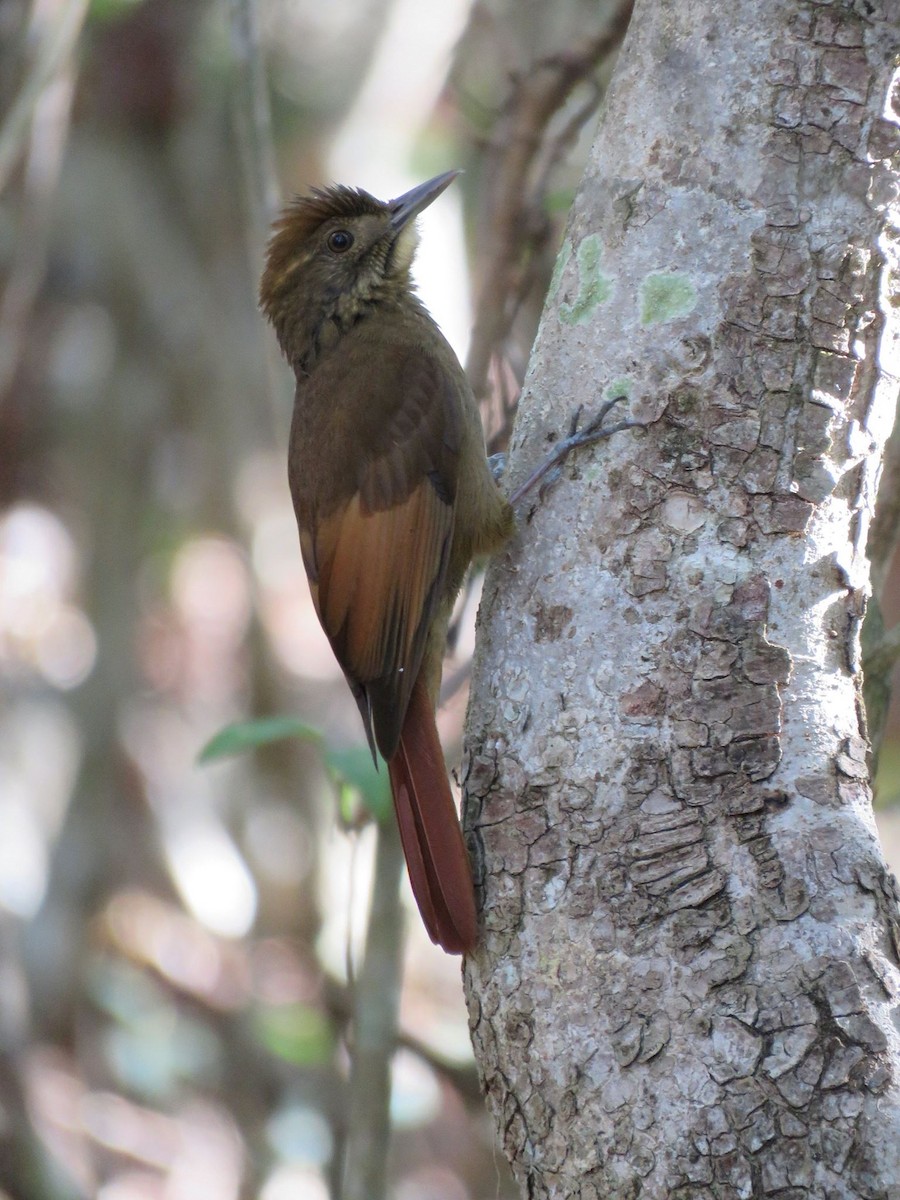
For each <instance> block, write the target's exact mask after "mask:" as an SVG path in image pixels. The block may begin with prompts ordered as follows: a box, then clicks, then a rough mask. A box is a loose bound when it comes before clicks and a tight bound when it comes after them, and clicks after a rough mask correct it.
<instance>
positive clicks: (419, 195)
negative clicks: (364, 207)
mask: <svg viewBox="0 0 900 1200" xmlns="http://www.w3.org/2000/svg"><path fill="white" fill-rule="evenodd" d="M461 174H462V171H460V170H455V171H445V172H444V174H443V175H435V177H434V179H429V180H428V182H427V183H420V184H419V185H418V187H414V188H412V189H411V190H410V191H408V192H404V193H403V195H402V196H398V197H397V199H396V200H391V201H389V203H388V208H390V210H391V228H392V229H393V230H394V231H395V232H399V231H400V230H401V229H402V228H403V226H404V225H406V224H408V223H409V222H410V221H414V220H415V218H416V217H417V216H418V215H419V213H420V212H421V211H422V209H423V208H427V207H428V205H429V204H431V202H432V201H433V200H437V198H438V196H439V195H440V194H441V192H442V191H443V190H444V189H445V188H448V187H449V186H450V184H451V183H452V182H453V180H454V179H455V178H456V177H457V175H461Z"/></svg>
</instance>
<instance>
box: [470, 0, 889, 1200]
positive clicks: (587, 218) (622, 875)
mask: <svg viewBox="0 0 900 1200" xmlns="http://www.w3.org/2000/svg"><path fill="white" fill-rule="evenodd" d="M889 18H891V20H890V21H889ZM897 24H898V9H897V4H896V0H858V2H855V3H849V2H845V3H833V4H828V5H826V4H812V3H806V2H803V0H792V2H787V0H782V2H780V3H771V4H761V3H759V0H732V3H730V4H727V5H724V4H719V3H717V2H715V0H669V2H664V0H652V2H651V0H638V4H637V6H636V10H635V14H634V18H633V22H632V25H631V28H630V30H629V33H628V35H627V38H626V41H625V44H624V47H623V50H622V53H621V56H620V59H619V64H618V67H617V70H616V74H615V77H614V80H613V84H612V86H611V89H610V92H609V94H608V99H607V106H606V113H605V117H604V120H603V122H602V127H601V129H600V133H599V136H598V139H597V141H596V144H595V146H594V149H593V152H592V156H591V161H590V163H589V165H588V169H587V172H586V175H585V178H584V182H583V185H582V189H581V192H580V194H579V196H578V198H577V200H576V203H575V206H574V209H573V213H572V216H571V218H570V223H569V226H568V231H567V236H566V240H565V243H564V246H563V249H562V252H561V255H560V258H559V262H558V266H557V272H556V276H555V284H554V285H551V293H550V298H549V301H548V307H547V309H546V311H545V314H544V318H543V321H542V324H541V328H540V331H539V333H538V337H537V341H536V344H535V348H534V351H533V356H532V362H531V369H530V373H529V378H528V380H527V382H526V394H525V396H524V397H523V401H522V405H521V410H520V420H519V423H518V427H517V430H516V434H515V438H514V441H513V448H512V455H511V467H510V475H511V476H512V480H513V482H515V481H516V480H518V479H519V478H522V477H524V475H525V473H526V471H527V470H528V469H529V468H530V467H531V466H532V465H533V464H534V463H535V462H536V461H538V460H539V459H540V458H541V457H542V456H543V455H544V453H545V451H546V441H547V437H548V431H549V430H554V431H557V432H558V431H561V430H562V429H563V427H564V426H565V424H566V422H567V420H568V417H569V415H570V413H571V411H572V410H573V409H574V408H575V407H576V405H577V404H578V403H583V404H584V405H585V407H586V410H588V411H590V409H592V408H594V407H596V406H597V405H598V404H599V403H600V402H601V400H602V399H603V397H604V396H607V395H611V394H615V393H616V392H621V393H623V394H625V395H626V396H627V397H628V400H627V401H626V402H625V403H624V404H623V406H622V408H623V409H624V408H628V407H630V409H631V412H632V415H635V416H638V417H640V418H641V419H643V420H646V421H648V422H649V425H648V427H647V429H646V430H645V431H643V432H638V433H635V432H627V433H621V434H619V435H617V436H616V437H615V438H614V439H613V440H612V441H611V442H609V443H602V444H601V445H600V446H598V447H596V448H594V449H590V450H584V451H581V452H580V453H579V454H578V455H577V456H576V458H575V459H574V461H573V463H572V465H570V467H569V468H568V469H567V471H566V478H565V479H564V480H563V481H561V482H560V483H559V484H558V485H557V486H556V488H555V490H554V491H553V492H552V493H550V495H549V496H548V497H547V498H546V499H545V500H544V501H543V502H538V501H536V500H534V501H532V502H531V503H530V505H529V511H528V512H527V513H523V514H522V515H521V519H520V532H519V535H518V537H517V538H516V540H515V541H514V542H513V544H512V546H511V547H510V549H509V551H508V553H506V554H505V555H501V556H499V558H498V559H497V560H496V561H495V563H494V564H493V565H492V567H491V570H490V572H489V575H488V579H487V582H486V586H485V593H484V601H483V604H482V618H481V620H482V628H481V638H480V646H479V653H478V661H477V663H476V670H475V679H474V684H473V700H472V706H471V711H470V719H469V737H468V755H467V764H466V768H465V777H466V793H467V801H466V805H467V818H468V826H469V830H470V833H471V840H472V843H473V846H474V849H475V852H476V856H477V857H478V859H479V860H480V862H481V875H482V887H483V890H482V902H483V909H484V926H485V935H484V939H483V943H482V945H481V947H480V949H479V951H478V953H477V954H476V955H475V956H474V957H473V958H472V959H470V960H469V961H468V963H467V967H466V987H467V995H468V1001H469V1008H470V1016H471V1023H472V1029H473V1036H474V1041H475V1049H476V1054H477V1056H478V1059H479V1063H480V1068H481V1071H482V1074H483V1080H484V1085H485V1089H486V1091H487V1094H488V1099H489V1103H490V1106H491V1108H492V1110H493V1113H494V1117H495V1120H496V1123H497V1126H498V1129H499V1131H500V1136H501V1138H502V1142H503V1145H504V1148H505V1150H506V1153H507V1155H508V1156H509V1158H510V1160H511V1162H512V1164H513V1169H514V1171H515V1172H516V1175H517V1177H518V1179H519V1181H520V1183H521V1184H522V1187H523V1194H525V1195H527V1196H529V1197H579V1198H581V1200H593V1198H596V1200H601V1198H602V1200H624V1198H625V1197H629V1198H631V1197H637V1196H640V1197H642V1198H653V1200H656V1198H660V1200H662V1198H666V1200H670V1198H677V1200H688V1198H690V1200H699V1198H701V1197H702V1198H703V1200H713V1198H715V1200H720V1198H732V1197H734V1198H738V1197H769V1196H772V1197H777V1198H778V1200H800V1198H801V1197H802V1198H804V1200H805V1198H807V1197H809V1198H810V1200H823V1198H827V1200H839V1198H844V1197H854V1198H855V1197H865V1198H871V1200H875V1198H884V1200H887V1198H889V1197H893V1198H896V1197H900V1085H898V1080H897V1078H896V1075H897V1067H898V1064H900V1052H898V1048H900V1038H898V1031H897V1030H898V1018H900V1006H898V996H900V971H898V951H900V924H898V905H897V886H896V883H895V881H894V879H893V877H892V876H890V875H889V874H888V873H887V871H886V868H885V866H884V862H883V859H882V856H881V853H880V849H879V846H878V841H877V837H876V833H875V827H874V822H873V819H872V810H871V804H870V787H869V776H868V771H867V763H866V755H867V745H866V734H865V721H864V717H863V713H862V702H861V681H860V671H859V638H858V633H859V625H860V620H861V617H862V612H863V609H864V600H865V595H866V590H867V566H866V563H865V560H864V557H863V549H864V546H865V541H866V531H867V527H868V523H869V520H870V518H871V510H872V504H873V497H874V492H875V486H876V483H877V477H878V469H879V463H880V459H881V453H882V449H883V445H884V442H885V439H886V438H887V435H888V432H889V428H890V424H891V420H892V417H893V412H894V406H895V403H896V392H897V376H898V374H900V367H898V352H897V347H898V344H900V312H898V309H897V307H896V306H894V307H892V306H891V303H890V297H891V296H892V294H893V295H896V293H897V291H898V289H900V279H898V275H897V265H898V250H900V247H898V230H897V222H898V210H897V207H896V197H897V194H898V174H897V159H896V158H895V159H894V160H893V162H892V161H891V159H890V156H891V155H896V154H897V151H898V146H900V139H898V129H897V124H898V121H900V84H896V83H894V81H893V80H892V70H893V63H894V56H895V54H896V52H897V50H898V48H900V31H898V28H897ZM892 85H893V86H894V87H895V88H896V89H897V90H894V91H893V92H892V90H891V88H892ZM892 204H893V205H894V206H895V207H894V208H893V210H892V209H891V205H892ZM892 222H893V224H892Z"/></svg>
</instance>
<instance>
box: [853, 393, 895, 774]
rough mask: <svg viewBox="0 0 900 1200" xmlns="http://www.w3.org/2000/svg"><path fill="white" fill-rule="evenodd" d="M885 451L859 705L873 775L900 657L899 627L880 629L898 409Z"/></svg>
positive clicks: (890, 552) (891, 531) (871, 549)
mask: <svg viewBox="0 0 900 1200" xmlns="http://www.w3.org/2000/svg"><path fill="white" fill-rule="evenodd" d="M897 411H898V419H897V420H896V421H895V423H894V429H893V432H892V433H891V436H890V438H889V439H888V442H887V445H886V447H885V451H884V464H883V469H882V475H881V483H880V485H879V488H878V500H877V502H876V505H875V519H874V521H873V522H872V527H871V529H870V530H869V540H868V544H867V546H866V554H867V555H868V558H869V562H870V564H871V579H872V595H871V596H870V598H869V602H868V605H867V606H866V616H865V620H864V621H863V627H862V655H863V658H862V662H863V700H864V702H865V706H866V725H867V727H868V734H869V742H870V744H871V746H872V771H873V773H874V772H875V771H876V770H877V768H878V758H879V755H880V752H881V744H882V742H883V740H884V733H885V728H886V726H887V719H888V713H889V712H890V708H891V693H892V686H891V685H892V682H893V673H894V668H895V667H896V665H897V659H898V658H900V627H897V626H895V627H894V628H893V629H891V630H889V631H885V628H884V615H883V612H882V607H881V604H882V598H883V593H884V588H885V584H886V582H887V579H888V576H889V574H890V570H891V563H892V561H893V558H894V554H895V552H896V549H897V544H898V539H900V408H898V410H897Z"/></svg>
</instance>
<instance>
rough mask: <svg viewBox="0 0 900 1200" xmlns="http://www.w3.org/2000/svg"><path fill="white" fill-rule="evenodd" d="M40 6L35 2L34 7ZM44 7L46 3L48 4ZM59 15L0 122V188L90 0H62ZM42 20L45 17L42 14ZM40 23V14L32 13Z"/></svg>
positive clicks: (75, 38)
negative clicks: (0, 123) (4, 117)
mask: <svg viewBox="0 0 900 1200" xmlns="http://www.w3.org/2000/svg"><path fill="white" fill-rule="evenodd" d="M38 7H41V6H39V5H37V4H35V5H34V8H35V10H36V9H37V8H38ZM43 7H47V6H46V5H45V6H43ZM52 7H54V8H55V9H56V13H57V15H56V17H55V19H53V20H52V21H51V22H49V23H48V27H47V28H46V30H45V31H44V34H43V36H42V37H41V40H40V43H39V45H38V49H37V54H36V55H35V58H34V62H33V64H32V67H31V70H30V71H29V72H28V75H27V76H26V78H25V82H24V83H23V85H22V87H21V89H20V91H19V94H18V95H17V96H16V98H15V100H14V101H13V103H12V105H11V106H10V109H9V112H8V113H7V116H6V120H5V121H4V122H3V124H2V125H0V192H2V191H3V190H4V188H5V187H6V184H7V183H8V182H9V176H10V173H11V171H12V169H13V167H14V166H15V164H16V162H17V160H18V158H19V155H20V153H21V152H22V148H23V147H24V145H25V142H26V140H27V138H28V125H29V122H30V120H31V117H32V114H33V113H34V110H35V108H36V107H37V104H38V101H39V100H40V98H41V96H42V95H43V93H44V90H45V89H46V88H47V86H48V85H49V84H50V83H51V82H52V81H53V80H54V79H55V78H56V76H57V75H59V74H60V72H62V71H63V70H65V68H66V66H67V64H68V61H69V59H70V58H71V56H72V54H73V52H74V50H75V46H76V45H77V42H78V38H79V35H80V33H81V27H82V25H83V24H84V19H85V16H86V15H87V9H88V0H61V2H58V3H57V4H55V5H53V6H52ZM40 20H41V21H43V20H44V18H40ZM33 21H34V22H35V23H37V18H35V17H33Z"/></svg>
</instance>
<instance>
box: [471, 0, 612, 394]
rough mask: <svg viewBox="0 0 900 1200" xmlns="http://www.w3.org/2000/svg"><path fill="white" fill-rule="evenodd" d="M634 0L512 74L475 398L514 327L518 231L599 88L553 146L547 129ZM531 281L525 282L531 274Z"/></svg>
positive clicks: (477, 337) (494, 191)
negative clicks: (571, 43) (590, 33)
mask: <svg viewBox="0 0 900 1200" xmlns="http://www.w3.org/2000/svg"><path fill="white" fill-rule="evenodd" d="M632 6H633V0H622V3H621V4H620V5H619V7H618V9H617V11H616V13H615V16H614V17H613V20H612V22H611V23H610V25H609V27H608V28H607V29H605V30H604V31H603V32H602V33H600V34H598V35H597V36H596V37H594V38H592V39H590V40H589V41H588V42H586V43H585V44H584V45H583V46H581V47H578V48H574V49H572V50H570V51H568V52H567V53H563V54H554V55H551V56H550V57H548V58H545V59H542V60H540V61H539V62H537V63H535V64H534V65H533V66H532V67H530V68H529V69H528V70H527V71H523V72H521V73H519V74H518V75H516V76H514V78H513V89H512V93H511V95H510V97H509V99H508V100H507V102H506V105H505V107H504V111H503V113H502V115H501V117H500V120H499V121H498V122H497V125H496V127H495V128H494V130H493V133H492V137H491V150H490V151H489V153H490V154H491V155H492V158H493V161H490V162H489V169H490V170H491V173H492V175H493V178H492V180H491V182H490V185H489V198H488V214H487V220H486V224H485V231H484V238H483V246H484V251H485V258H484V261H485V263H486V265H485V267H484V271H483V276H482V284H481V289H480V294H479V296H478V302H477V305H476V311H475V320H474V324H473V328H474V332H473V336H472V344H471V347H470V350H469V355H468V360H467V362H466V373H467V374H468V376H469V381H470V382H471V384H472V388H473V390H474V392H475V395H476V397H478V398H479V399H481V398H482V397H483V396H484V395H485V393H486V391H487V381H488V371H489V368H490V364H491V360H492V358H493V357H494V356H495V355H497V354H498V352H499V351H500V349H501V347H502V345H503V343H504V341H505V339H506V337H507V335H508V333H509V330H510V327H511V325H512V321H513V318H514V316H515V311H516V303H515V302H514V303H510V297H511V296H521V294H522V281H521V279H519V280H518V282H517V277H518V276H519V270H520V268H519V264H520V262H521V258H522V243H523V231H528V230H530V229H534V228H535V226H536V222H535V219H534V214H535V212H536V211H537V212H539V213H540V212H542V211H543V190H544V189H545V187H546V180H547V176H548V174H549V170H550V168H551V167H552V165H554V164H555V162H556V161H557V159H558V157H559V155H560V154H561V153H562V150H563V149H564V147H565V145H567V144H568V140H569V139H571V137H573V136H574V135H575V133H576V132H577V130H578V129H580V127H581V125H582V124H584V122H585V121H586V120H587V119H588V118H589V117H590V115H591V114H592V113H593V112H594V111H595V110H596V108H597V105H598V104H599V101H600V90H599V88H598V87H596V86H595V88H594V89H593V91H592V94H591V97H590V99H589V100H588V102H587V103H586V105H583V106H581V108H579V110H578V111H577V112H576V114H575V115H574V116H573V118H572V119H571V120H570V121H569V122H567V124H566V126H565V127H564V129H563V131H562V132H561V134H560V135H558V137H557V138H556V139H554V141H553V143H552V146H551V148H550V149H549V152H548V148H547V145H546V144H545V143H546V132H547V128H548V126H549V123H550V121H551V119H552V118H553V117H554V116H555V114H556V113H557V112H558V111H559V110H560V109H561V108H562V106H563V104H564V103H565V102H566V100H567V99H568V97H569V96H570V94H571V92H572V90H573V88H575V86H576V85H577V84H579V83H581V82H583V81H585V80H589V79H590V78H591V77H592V76H593V74H594V72H595V71H596V70H597V67H598V66H599V65H600V64H601V63H602V62H603V61H604V60H605V59H606V58H607V57H608V56H609V55H610V54H611V53H612V52H613V51H614V50H615V49H617V47H618V46H619V44H620V43H621V41H622V38H623V37H624V36H625V30H626V29H627V28H628V22H629V20H630V19H631V10H632ZM542 158H543V164H542V169H541V170H540V171H539V172H538V179H537V181H536V182H533V183H532V184H531V185H529V177H530V176H532V175H533V173H534V168H535V164H536V163H538V162H539V161H540V160H541V159H542ZM529 282H530V280H529Z"/></svg>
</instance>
